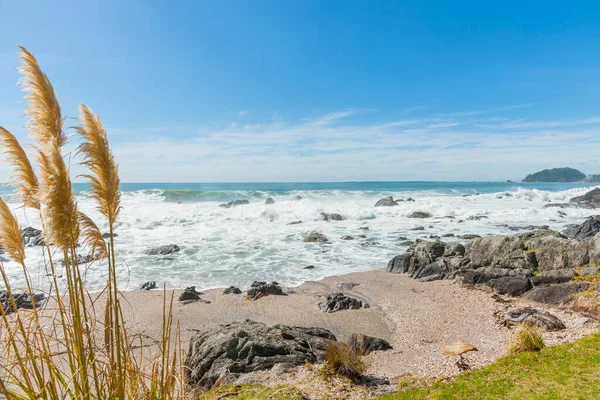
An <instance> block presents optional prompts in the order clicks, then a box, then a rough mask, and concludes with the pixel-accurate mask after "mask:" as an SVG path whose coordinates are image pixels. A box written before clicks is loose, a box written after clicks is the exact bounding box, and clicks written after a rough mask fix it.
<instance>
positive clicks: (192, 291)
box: [179, 286, 201, 302]
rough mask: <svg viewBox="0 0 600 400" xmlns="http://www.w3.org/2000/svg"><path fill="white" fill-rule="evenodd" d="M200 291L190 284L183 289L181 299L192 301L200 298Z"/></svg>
mask: <svg viewBox="0 0 600 400" xmlns="http://www.w3.org/2000/svg"><path fill="white" fill-rule="evenodd" d="M200 294H201V293H200V292H198V291H196V286H190V287H187V288H185V289H184V290H183V293H181V295H179V301H185V302H192V301H198V300H201V299H200Z"/></svg>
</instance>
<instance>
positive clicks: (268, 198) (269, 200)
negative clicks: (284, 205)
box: [265, 197, 275, 204]
mask: <svg viewBox="0 0 600 400" xmlns="http://www.w3.org/2000/svg"><path fill="white" fill-rule="evenodd" d="M265 204H275V200H273V198H272V197H267V199H266V200H265Z"/></svg>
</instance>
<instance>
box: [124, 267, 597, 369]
mask: <svg viewBox="0 0 600 400" xmlns="http://www.w3.org/2000/svg"><path fill="white" fill-rule="evenodd" d="M340 283H355V284H358V285H357V286H355V287H354V288H352V289H350V290H344V289H340V287H339V284H340ZM284 291H285V292H286V293H287V294H288V295H287V296H267V297H263V298H260V299H258V300H256V301H251V300H245V299H244V297H245V296H244V295H243V294H240V295H234V294H228V295H226V294H223V293H222V292H223V290H222V289H214V290H210V291H208V292H205V293H204V294H202V295H201V297H202V300H204V301H208V302H210V303H206V302H202V301H198V302H194V303H189V304H181V303H180V302H177V301H176V302H175V305H174V310H173V315H174V320H175V321H179V323H180V326H181V339H182V344H183V346H187V344H188V343H189V338H190V337H191V336H192V335H193V334H194V333H195V332H196V331H197V330H201V329H204V328H206V327H210V326H215V325H219V324H224V323H229V322H233V321H240V320H244V319H251V320H254V321H258V322H264V323H266V324H286V325H295V326H305V327H308V326H310V327H313V326H314V327H322V328H326V329H329V330H330V331H331V332H333V333H334V334H335V335H336V336H337V338H338V340H343V339H345V338H346V337H347V336H348V335H350V334H352V333H362V334H365V335H370V336H374V337H378V338H382V339H385V340H388V341H389V342H390V344H391V345H392V346H393V350H388V351H380V352H375V353H372V354H371V355H369V356H368V357H369V360H370V361H371V367H370V370H369V371H368V373H369V374H370V375H372V376H375V377H381V378H386V379H393V378H395V377H398V376H401V375H405V374H411V375H415V376H422V377H440V376H453V375H455V374H457V373H458V372H459V371H458V369H457V367H456V366H455V363H456V359H455V358H453V357H448V356H445V355H444V354H442V352H441V351H440V349H441V347H442V346H443V345H446V344H450V343H453V342H455V341H457V340H464V341H466V342H468V343H471V344H472V345H474V346H475V347H477V348H478V350H479V351H477V352H472V353H469V354H468V356H467V359H468V362H469V364H470V365H471V366H472V367H479V366H483V365H486V364H489V363H491V362H492V361H494V360H495V359H497V358H498V357H500V356H502V355H503V354H504V352H505V345H506V342H507V340H508V338H509V335H510V332H511V330H510V329H509V328H506V327H504V326H502V325H500V323H499V319H498V316H501V315H503V314H504V313H505V312H506V311H507V310H510V309H514V308H518V307H522V306H525V305H530V304H528V303H526V302H525V301H524V300H522V299H517V298H501V297H499V296H497V295H493V294H492V293H490V292H486V291H482V290H478V289H471V288H466V287H462V286H461V285H460V284H459V283H456V282H452V281H435V282H427V283H423V282H419V281H417V280H413V279H410V278H409V277H408V276H405V275H396V274H390V273H388V272H386V271H385V270H383V269H375V270H372V271H368V272H358V273H351V274H346V275H337V276H331V277H328V278H326V279H324V280H322V281H318V282H307V283H304V284H302V285H301V286H299V287H296V288H288V289H285V290H284ZM180 292H181V291H175V299H177V297H178V296H179V293H180ZM333 292H344V293H347V294H351V295H352V296H354V297H358V298H360V299H364V300H366V301H367V302H368V303H369V304H370V308H367V309H360V310H343V311H338V312H335V313H324V312H322V311H320V310H319V308H318V306H317V304H318V302H319V295H322V294H327V293H333ZM169 294H170V292H167V295H169ZM124 296H125V299H126V302H125V304H124V311H125V313H126V319H127V321H128V324H129V326H130V333H142V334H144V335H147V336H148V337H150V338H153V339H155V338H158V337H159V330H160V322H161V310H162V301H163V291H162V290H152V291H135V292H125V293H124ZM538 308H542V309H544V310H548V311H550V312H551V313H553V314H554V315H556V316H557V317H559V318H560V319H561V320H562V321H563V322H564V323H565V325H566V327H567V329H566V330H562V331H559V332H546V333H544V339H545V341H546V343H547V344H548V345H552V344H557V343H561V342H565V341H572V340H575V339H577V338H579V337H582V336H584V335H586V334H588V333H590V332H593V331H595V330H597V329H598V324H597V323H595V322H592V323H587V324H585V325H583V326H581V325H579V324H577V323H576V320H577V318H579V317H580V315H578V314H576V313H573V312H572V311H567V310H561V309H554V308H550V307H548V306H539V305H538Z"/></svg>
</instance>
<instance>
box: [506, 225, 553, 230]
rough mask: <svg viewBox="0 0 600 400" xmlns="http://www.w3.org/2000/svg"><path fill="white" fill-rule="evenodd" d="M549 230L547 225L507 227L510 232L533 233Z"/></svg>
mask: <svg viewBox="0 0 600 400" xmlns="http://www.w3.org/2000/svg"><path fill="white" fill-rule="evenodd" d="M548 228H550V227H549V226H548V225H525V226H509V227H508V229H510V230H511V231H535V230H540V229H542V230H544V229H548Z"/></svg>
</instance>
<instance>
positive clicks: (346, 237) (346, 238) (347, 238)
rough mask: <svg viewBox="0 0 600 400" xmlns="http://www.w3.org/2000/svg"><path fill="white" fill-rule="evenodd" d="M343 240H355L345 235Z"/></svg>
mask: <svg viewBox="0 0 600 400" xmlns="http://www.w3.org/2000/svg"><path fill="white" fill-rule="evenodd" d="M341 239H342V240H354V237H352V236H349V235H344V236H342V237H341Z"/></svg>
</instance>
